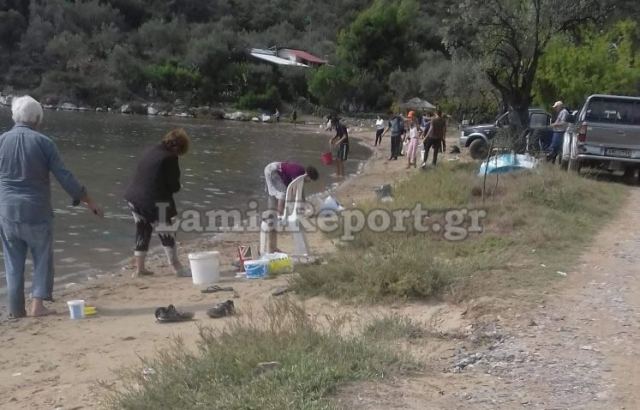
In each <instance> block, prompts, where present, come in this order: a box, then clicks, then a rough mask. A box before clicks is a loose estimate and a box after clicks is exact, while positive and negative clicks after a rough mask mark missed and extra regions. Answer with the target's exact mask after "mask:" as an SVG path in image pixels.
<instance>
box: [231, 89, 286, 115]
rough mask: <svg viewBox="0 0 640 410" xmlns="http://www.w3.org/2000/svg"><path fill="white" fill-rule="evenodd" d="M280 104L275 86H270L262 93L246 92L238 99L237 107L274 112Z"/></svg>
mask: <svg viewBox="0 0 640 410" xmlns="http://www.w3.org/2000/svg"><path fill="white" fill-rule="evenodd" d="M281 103H282V101H281V99H280V92H279V91H278V89H277V88H276V87H275V86H271V87H269V88H268V89H267V91H266V92H264V93H260V94H256V93H254V92H253V91H249V92H247V93H246V94H244V95H242V96H241V97H240V98H239V99H238V104H237V106H238V108H241V109H246V110H254V109H264V110H269V111H274V110H275V109H276V108H278V107H279V106H280V104H281Z"/></svg>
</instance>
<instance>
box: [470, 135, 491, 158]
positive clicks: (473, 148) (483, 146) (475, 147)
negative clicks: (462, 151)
mask: <svg viewBox="0 0 640 410" xmlns="http://www.w3.org/2000/svg"><path fill="white" fill-rule="evenodd" d="M469 155H471V158H473V159H485V158H487V155H489V147H488V146H487V143H486V142H485V140H483V139H481V138H478V139H476V140H473V141H471V144H470V145H469Z"/></svg>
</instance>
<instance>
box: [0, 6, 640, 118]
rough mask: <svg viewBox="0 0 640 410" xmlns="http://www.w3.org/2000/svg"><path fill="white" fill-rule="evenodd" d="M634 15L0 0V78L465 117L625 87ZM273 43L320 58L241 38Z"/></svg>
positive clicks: (82, 96) (5, 83) (81, 90)
mask: <svg viewBox="0 0 640 410" xmlns="http://www.w3.org/2000/svg"><path fill="white" fill-rule="evenodd" d="M638 14H639V11H638V6H637V5H636V3H635V1H628V0H581V1H579V2H573V3H571V2H564V1H560V0H455V1H453V2H451V1H449V2H445V1H443V0H433V1H418V0H373V1H371V0H343V1H337V0H327V1H324V2H314V1H311V0H300V1H295V2H294V1H291V0H265V1H263V2H254V1H250V0H170V1H165V0H86V1H83V0H75V1H73V0H46V1H45V0H30V1H26V0H0V32H1V34H2V35H1V36H0V91H3V92H5V93H11V92H30V93H32V94H34V95H36V96H37V97H39V98H41V99H42V100H43V101H44V102H47V103H51V104H58V103H61V102H71V103H74V104H87V105H90V106H103V107H105V106H114V105H116V104H119V103H122V102H126V101H140V102H145V101H166V102H170V103H172V102H174V101H175V100H177V99H180V100H181V101H185V102H186V103H187V104H191V105H215V104H230V105H236V106H238V107H241V108H255V109H269V110H270V109H275V108H276V107H280V106H282V105H283V104H285V103H288V104H291V105H296V106H298V107H300V108H301V109H309V110H311V109H313V107H325V108H327V109H332V110H340V111H372V110H377V111H380V110H386V109H388V108H389V107H391V106H392V105H393V103H395V102H398V101H402V100H404V99H407V98H411V97H415V96H420V97H422V98H425V99H427V100H429V101H431V102H434V103H437V104H439V105H441V106H443V107H444V108H445V109H446V110H447V111H448V112H450V113H451V114H453V115H455V116H456V117H459V118H462V117H467V118H469V117H471V118H476V119H479V118H483V117H485V118H486V117H487V116H492V115H494V114H495V113H496V112H497V111H499V110H501V109H502V108H510V109H512V110H514V111H520V112H523V110H526V108H525V107H526V106H528V105H530V104H532V103H533V102H534V101H535V102H536V103H538V104H543V105H546V104H549V103H550V102H551V101H552V100H554V99H557V98H565V99H567V100H568V101H571V102H574V101H576V102H577V101H580V99H581V98H583V97H584V95H586V94H589V93H592V92H616V93H627V94H628V93H631V94H633V93H636V94H637V93H638V91H639V88H640V85H639V80H638V76H637V72H638V69H637V67H638V61H639V60H640V58H638V57H637V56H638V47H639V46H640V41H639V36H638V27H637V25H636V23H634V22H633V17H634V16H635V17H638ZM622 19H631V20H628V21H622ZM273 46H276V47H289V48H298V49H302V50H306V51H309V52H311V53H313V54H315V55H317V56H319V57H321V58H324V59H327V60H329V62H330V65H326V66H323V67H321V68H318V69H304V68H297V67H278V66H273V65H269V64H266V63H261V62H259V61H258V60H255V59H253V58H251V57H250V56H249V55H248V53H247V50H248V49H249V48H251V47H259V48H269V47H273ZM590 50H594V51H593V52H591V51H590ZM612 50H613V51H612ZM594 53H595V54H594ZM576 65H577V66H579V67H576ZM571 67H573V68H571ZM594 73H600V74H594Z"/></svg>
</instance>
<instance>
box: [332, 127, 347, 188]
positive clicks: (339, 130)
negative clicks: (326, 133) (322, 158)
mask: <svg viewBox="0 0 640 410" xmlns="http://www.w3.org/2000/svg"><path fill="white" fill-rule="evenodd" d="M333 126H334V127H335V129H336V135H335V136H334V137H333V138H331V140H329V144H331V146H332V147H333V150H334V155H333V157H334V159H335V160H336V175H337V176H338V178H342V177H344V163H345V162H346V161H347V159H348V158H349V132H348V131H347V127H345V126H344V124H342V123H340V119H339V118H337V117H335V118H334V120H333Z"/></svg>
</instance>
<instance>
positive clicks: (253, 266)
mask: <svg viewBox="0 0 640 410" xmlns="http://www.w3.org/2000/svg"><path fill="white" fill-rule="evenodd" d="M268 266H269V261H268V260H263V259H259V260H257V261H245V262H244V271H245V272H246V273H247V279H262V278H264V277H266V276H267V268H268Z"/></svg>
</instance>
